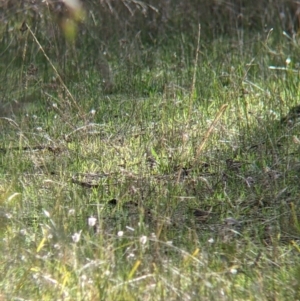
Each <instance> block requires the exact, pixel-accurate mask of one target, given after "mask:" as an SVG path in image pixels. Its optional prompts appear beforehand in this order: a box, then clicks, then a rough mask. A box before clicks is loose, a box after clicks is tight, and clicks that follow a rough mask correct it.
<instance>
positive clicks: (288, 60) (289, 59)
mask: <svg viewBox="0 0 300 301" xmlns="http://www.w3.org/2000/svg"><path fill="white" fill-rule="evenodd" d="M291 61H292V60H291V58H290V57H288V58H287V59H286V60H285V63H286V64H287V65H289V64H290V63H291Z"/></svg>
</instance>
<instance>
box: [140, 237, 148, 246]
mask: <svg viewBox="0 0 300 301" xmlns="http://www.w3.org/2000/svg"><path fill="white" fill-rule="evenodd" d="M147 240H148V239H147V236H145V235H143V236H141V237H140V243H141V244H142V245H145V244H146V242H147Z"/></svg>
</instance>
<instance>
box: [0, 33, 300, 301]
mask: <svg viewBox="0 0 300 301" xmlns="http://www.w3.org/2000/svg"><path fill="white" fill-rule="evenodd" d="M25 34H28V36H27V38H26V39H27V41H28V43H29V44H28V45H29V46H30V47H29V46H28V45H27V44H26V43H25V42H24V40H25V37H24V35H23V36H22V37H19V40H18V41H19V42H20V45H21V46H22V45H23V46H22V47H23V48H21V50H22V51H21V53H23V54H24V53H25V57H23V59H22V58H21V57H20V56H19V57H16V58H13V56H11V54H9V53H7V57H8V58H10V60H8V66H7V68H6V69H1V70H3V71H2V74H1V76H2V78H3V80H2V84H4V85H1V93H2V94H3V95H4V96H3V100H2V103H1V107H2V110H1V113H2V114H1V116H2V117H3V118H1V119H0V145H1V150H0V238H1V239H0V249H1V253H0V262H1V265H0V278H1V279H2V281H1V282H0V299H1V300H2V299H3V300H20V299H30V300H122V301H123V300H200V299H201V300H270V299H272V300H298V299H299V298H300V296H299V286H300V283H299V279H300V274H299V273H300V261H299V252H300V246H299V241H300V224H299V206H300V204H299V195H300V189H299V171H300V162H299V139H300V138H299V121H298V123H297V121H295V122H294V123H292V124H290V125H288V126H285V125H283V124H280V122H279V121H280V119H281V118H282V117H283V116H285V115H286V114H287V113H288V111H289V108H291V107H293V106H296V105H297V104H298V101H299V100H298V99H299V75H298V73H297V72H294V71H293V70H294V69H297V66H296V64H297V61H296V59H297V55H298V56H299V46H298V45H297V44H296V43H293V42H291V41H289V40H286V39H282V38H281V37H276V36H275V34H274V36H273V35H271V36H270V37H269V39H267V38H265V39H262V38H261V37H260V36H252V37H251V39H250V38H249V40H248V39H247V40H245V41H243V42H244V44H240V45H239V44H238V43H236V42H235V41H234V40H230V39H228V38H227V39H225V38H224V39H220V40H214V41H212V42H206V41H203V42H200V52H199V56H200V57H199V61H198V64H197V66H196V67H197V69H196V74H195V76H196V77H195V87H193V88H192V83H193V70H194V64H195V53H196V48H197V41H189V42H188V43H187V44H184V43H183V41H182V36H181V37H180V38H178V39H177V40H176V37H174V45H173V46H172V44H171V43H170V44H171V45H167V46H166V47H163V46H160V47H157V48H155V47H154V46H153V47H150V46H147V45H145V46H144V47H141V48H139V47H136V44H135V43H132V45H133V46H132V45H130V46H131V48H130V49H125V50H124V52H118V51H114V50H113V47H112V50H111V51H110V49H108V50H107V53H108V59H107V60H108V62H109V64H110V68H111V69H112V73H113V75H114V79H113V81H114V86H113V89H112V91H109V92H111V93H106V92H105V91H104V90H103V89H104V88H105V86H103V83H102V78H101V76H102V77H103V74H101V70H100V71H99V69H97V68H98V67H96V65H95V64H93V63H91V62H92V60H93V59H94V58H92V57H91V58H90V60H91V62H90V61H89V60H88V59H87V57H88V55H87V56H86V53H85V52H84V51H87V50H86V49H84V51H82V50H80V49H77V48H74V47H73V48H72V45H66V47H67V49H68V51H69V52H72V51H73V56H70V57H68V56H67V55H66V56H63V57H55V55H54V52H53V53H52V56H49V60H50V61H51V63H53V65H54V66H55V67H56V69H57V70H58V72H59V73H60V74H61V71H63V74H61V79H62V81H63V83H64V85H65V86H66V87H67V89H68V91H69V92H70V93H68V91H67V90H66V88H65V87H62V84H61V83H60V82H59V80H57V78H58V74H57V72H56V71H55V70H53V68H52V67H51V65H50V63H49V61H48V60H47V59H45V56H44V55H43V51H37V49H38V45H37V44H36V43H35V42H34V40H33V39H32V36H31V35H30V34H29V33H28V32H26V33H25ZM22 39H23V42H24V43H23V44H22ZM135 42H136V41H135ZM41 46H42V47H44V45H43V43H42V42H41ZM26 47H28V48H26ZM68 47H69V48H68ZM29 49H30V51H29ZM25 50H26V51H25ZM18 51H20V49H19V50H18ZM44 51H45V53H47V50H46V48H45V49H44ZM12 52H13V50H12ZM82 57H84V58H85V59H84V60H83V59H82ZM288 57H291V58H292V63H291V64H290V65H289V66H288V70H285V71H284V70H270V69H269V66H271V65H272V66H277V67H285V60H286V59H287V58H288ZM18 60H20V61H19V62H18V63H16V61H18ZM64 60H65V61H64ZM105 60H106V59H105ZM61 61H64V65H63V66H62V65H60V62H61ZM18 64H20V65H21V67H20V66H19V65H18ZM31 64H33V65H32V66H33V67H38V71H32V69H34V68H32V66H31ZM30 66H31V67H30ZM100 68H101V67H100ZM30 70H31V72H30ZM79 71H80V72H79ZM191 91H192V92H191ZM73 100H75V101H76V102H74V101H73ZM225 104H226V105H227V107H226V109H225V110H224V111H223V114H220V115H219V117H220V118H219V119H218V120H216V119H217V118H216V117H217V116H218V113H219V112H220V109H221V107H222V106H223V105H225ZM215 118H216V119H215ZM214 120H215V122H214ZM212 124H213V126H212V127H211V131H209V129H210V126H211V125H212ZM204 137H206V138H204ZM202 142H205V143H203V144H202ZM228 159H229V160H228ZM230 159H232V160H238V161H241V162H242V164H241V167H240V168H235V166H233V165H232V164H230ZM195 210H198V211H195ZM197 213H198V214H197ZM199 215H200V217H199ZM91 217H94V218H95V219H96V221H97V222H96V225H89V223H88V222H89V221H90V223H91V222H93V221H94V220H93V219H89V218H91ZM230 218H233V219H234V220H231V219H230Z"/></svg>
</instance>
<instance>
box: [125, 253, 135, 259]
mask: <svg viewBox="0 0 300 301" xmlns="http://www.w3.org/2000/svg"><path fill="white" fill-rule="evenodd" d="M134 257H135V255H134V254H133V253H129V254H128V256H127V258H128V259H130V258H134Z"/></svg>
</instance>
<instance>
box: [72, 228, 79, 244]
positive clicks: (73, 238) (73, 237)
mask: <svg viewBox="0 0 300 301" xmlns="http://www.w3.org/2000/svg"><path fill="white" fill-rule="evenodd" d="M80 236H81V230H80V231H79V232H78V233H74V234H73V235H72V240H73V242H74V243H78V242H79V240H80Z"/></svg>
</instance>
